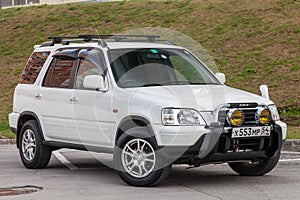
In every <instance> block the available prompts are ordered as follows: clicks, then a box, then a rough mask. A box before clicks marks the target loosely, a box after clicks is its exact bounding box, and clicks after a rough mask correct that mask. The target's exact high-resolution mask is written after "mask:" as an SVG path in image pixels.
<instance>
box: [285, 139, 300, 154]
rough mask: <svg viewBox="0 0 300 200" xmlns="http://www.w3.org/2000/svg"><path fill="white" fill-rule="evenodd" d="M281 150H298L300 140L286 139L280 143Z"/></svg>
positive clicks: (299, 149) (299, 148)
mask: <svg viewBox="0 0 300 200" xmlns="http://www.w3.org/2000/svg"><path fill="white" fill-rule="evenodd" d="M282 150H283V151H295V152H300V140H286V141H285V142H284V143H283V145H282Z"/></svg>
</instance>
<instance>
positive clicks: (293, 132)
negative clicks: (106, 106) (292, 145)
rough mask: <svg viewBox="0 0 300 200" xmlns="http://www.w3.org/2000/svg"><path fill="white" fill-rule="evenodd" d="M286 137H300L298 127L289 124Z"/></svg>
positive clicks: (299, 128)
mask: <svg viewBox="0 0 300 200" xmlns="http://www.w3.org/2000/svg"><path fill="white" fill-rule="evenodd" d="M287 139H300V127H295V126H289V127H288V133H287Z"/></svg>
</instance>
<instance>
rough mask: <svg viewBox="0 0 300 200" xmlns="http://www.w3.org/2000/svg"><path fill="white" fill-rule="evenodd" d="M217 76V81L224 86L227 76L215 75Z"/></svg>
mask: <svg viewBox="0 0 300 200" xmlns="http://www.w3.org/2000/svg"><path fill="white" fill-rule="evenodd" d="M215 76H216V77H217V79H218V80H219V81H220V82H221V83H222V84H224V83H225V82H226V77H225V74H223V73H215Z"/></svg>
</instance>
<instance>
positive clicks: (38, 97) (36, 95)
mask: <svg viewBox="0 0 300 200" xmlns="http://www.w3.org/2000/svg"><path fill="white" fill-rule="evenodd" d="M34 97H35V98H36V99H41V98H42V95H41V94H35V95H34Z"/></svg>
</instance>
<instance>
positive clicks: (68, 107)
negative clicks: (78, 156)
mask: <svg viewBox="0 0 300 200" xmlns="http://www.w3.org/2000/svg"><path fill="white" fill-rule="evenodd" d="M78 51H79V50H76V49H69V50H61V51H58V52H56V53H55V54H54V55H53V59H52V62H51V64H50V66H49V68H48V70H47V72H46V75H45V77H44V80H43V82H42V87H40V88H39V89H38V90H37V91H36V94H35V99H36V100H37V101H36V104H37V107H38V108H39V112H40V115H41V118H42V119H41V121H42V123H43V131H44V135H45V137H46V139H47V140H52V141H60V142H68V143H69V142H71V143H72V142H73V141H74V140H73V138H74V133H73V132H72V127H73V124H72V123H73V119H70V118H69V117H70V116H69V115H68V113H70V112H72V104H71V99H70V96H71V94H72V89H71V88H72V85H71V83H72V80H71V78H72V74H73V73H74V70H75V66H76V65H77V64H76V62H77V60H76V58H77V53H78Z"/></svg>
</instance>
